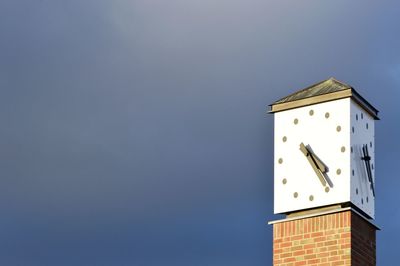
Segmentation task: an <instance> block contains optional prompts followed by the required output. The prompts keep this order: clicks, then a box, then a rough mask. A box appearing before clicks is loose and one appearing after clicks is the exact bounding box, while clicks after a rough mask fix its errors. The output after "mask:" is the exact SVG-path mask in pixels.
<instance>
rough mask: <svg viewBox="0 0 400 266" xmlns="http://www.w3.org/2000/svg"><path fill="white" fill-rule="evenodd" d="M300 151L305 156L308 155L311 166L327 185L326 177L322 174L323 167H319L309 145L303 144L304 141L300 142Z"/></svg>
mask: <svg viewBox="0 0 400 266" xmlns="http://www.w3.org/2000/svg"><path fill="white" fill-rule="evenodd" d="M300 151H301V152H302V153H303V154H304V156H306V158H307V160H308V162H309V163H310V164H311V167H312V168H313V170H314V172H315V174H316V175H317V177H318V179H319V181H320V182H321V184H322V185H323V186H325V185H326V180H325V177H324V175H323V174H322V172H321V169H319V168H318V165H317V163H316V162H315V161H314V159H313V157H312V153H311V152H310V151H309V150H308V149H307V147H306V146H305V145H304V144H303V142H302V143H300Z"/></svg>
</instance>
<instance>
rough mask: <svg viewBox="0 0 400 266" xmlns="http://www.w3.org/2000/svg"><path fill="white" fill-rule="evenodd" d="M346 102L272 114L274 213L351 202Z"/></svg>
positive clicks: (341, 101) (348, 111)
mask: <svg viewBox="0 0 400 266" xmlns="http://www.w3.org/2000/svg"><path fill="white" fill-rule="evenodd" d="M350 101H351V100H350V99H349V98H347V99H342V100H337V101H331V102H326V103H319V104H314V105H310V106H306V107H301V108H296V109H292V110H287V111H284V112H280V113H276V114H275V169H274V170H275V171H274V173H275V178H274V179H275V180H274V181H275V184H274V186H275V193H274V195H275V202H274V204H275V213H288V212H292V211H297V210H301V209H308V208H314V207H319V206H324V205H331V204H338V203H342V202H347V201H350V168H351V167H350V153H351V145H350V142H351V136H350V130H351V123H350Z"/></svg>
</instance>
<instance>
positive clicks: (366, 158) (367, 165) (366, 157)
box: [361, 145, 375, 197]
mask: <svg viewBox="0 0 400 266" xmlns="http://www.w3.org/2000/svg"><path fill="white" fill-rule="evenodd" d="M362 151H363V155H364V157H361V160H364V162H365V168H366V169H367V176H368V180H369V182H370V184H371V189H372V194H373V195H374V197H375V187H374V180H373V179H372V170H371V164H370V160H371V156H369V153H368V145H363V147H362Z"/></svg>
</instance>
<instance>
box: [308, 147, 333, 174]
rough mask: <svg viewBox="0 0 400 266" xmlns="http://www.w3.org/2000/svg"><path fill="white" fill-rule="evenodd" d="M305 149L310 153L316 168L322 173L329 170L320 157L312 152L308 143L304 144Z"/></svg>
mask: <svg viewBox="0 0 400 266" xmlns="http://www.w3.org/2000/svg"><path fill="white" fill-rule="evenodd" d="M306 148H307V150H308V151H309V152H310V153H311V156H312V158H313V160H314V162H315V163H316V164H317V166H318V168H319V169H320V170H321V172H322V173H327V172H328V171H329V169H328V167H327V166H326V165H325V164H324V163H323V162H322V161H321V159H320V158H319V157H318V156H317V155H316V154H315V153H314V151H313V150H312V148H311V146H310V145H307V146H306Z"/></svg>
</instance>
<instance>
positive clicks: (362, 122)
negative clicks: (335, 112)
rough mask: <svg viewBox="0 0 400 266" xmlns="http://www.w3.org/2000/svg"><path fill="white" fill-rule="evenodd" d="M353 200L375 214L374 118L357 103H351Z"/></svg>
mask: <svg viewBox="0 0 400 266" xmlns="http://www.w3.org/2000/svg"><path fill="white" fill-rule="evenodd" d="M350 135H351V154H350V155H351V202H352V203H353V204H354V205H355V206H357V207H358V208H359V209H361V210H362V211H363V212H364V213H366V214H368V215H369V216H370V217H372V218H373V217H374V216H375V212H374V209H375V205H374V204H375V196H376V186H375V142H374V120H373V118H372V117H371V116H370V115H369V114H368V113H366V112H365V111H364V110H362V109H361V108H360V107H359V106H358V105H357V104H355V103H352V104H351V129H350Z"/></svg>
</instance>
